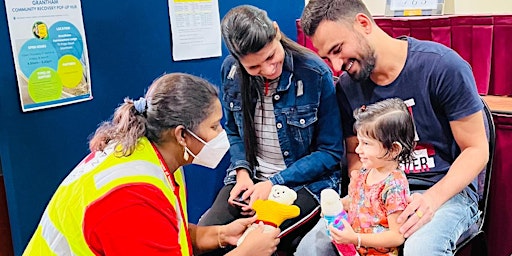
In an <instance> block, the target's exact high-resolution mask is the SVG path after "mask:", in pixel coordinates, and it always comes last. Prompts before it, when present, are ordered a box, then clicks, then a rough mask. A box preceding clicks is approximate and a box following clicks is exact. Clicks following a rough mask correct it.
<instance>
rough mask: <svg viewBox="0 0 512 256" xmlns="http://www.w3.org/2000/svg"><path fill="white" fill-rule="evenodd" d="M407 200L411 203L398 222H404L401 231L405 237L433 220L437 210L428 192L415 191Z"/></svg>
mask: <svg viewBox="0 0 512 256" xmlns="http://www.w3.org/2000/svg"><path fill="white" fill-rule="evenodd" d="M407 201H408V203H409V204H408V205H407V207H406V208H405V210H404V211H403V212H402V213H401V214H400V215H399V216H398V219H397V223H398V224H402V226H401V227H400V233H402V234H403V235H404V237H405V238H408V237H409V236H411V235H412V234H413V233H414V232H416V230H418V229H419V228H421V227H422V226H423V225H425V224H426V223H428V222H429V221H430V220H432V217H434V213H435V211H436V210H437V208H436V209H434V206H433V205H434V204H433V200H432V199H431V198H430V197H429V196H428V195H427V194H420V193H414V194H412V195H411V196H410V197H407Z"/></svg>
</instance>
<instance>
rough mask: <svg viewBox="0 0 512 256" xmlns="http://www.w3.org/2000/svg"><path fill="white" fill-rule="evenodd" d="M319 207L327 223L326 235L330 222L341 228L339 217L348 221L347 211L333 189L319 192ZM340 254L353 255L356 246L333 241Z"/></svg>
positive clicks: (355, 253) (343, 255)
mask: <svg viewBox="0 0 512 256" xmlns="http://www.w3.org/2000/svg"><path fill="white" fill-rule="evenodd" d="M320 207H321V208H322V215H323V218H324V219H325V221H326V223H327V230H326V231H327V235H328V236H330V235H331V234H330V232H329V228H328V227H329V226H330V225H331V224H332V225H333V226H334V227H335V228H336V229H339V230H343V228H344V226H343V222H342V221H341V219H345V220H346V221H348V215H347V212H345V211H344V210H343V205H342V204H341V200H340V196H339V195H338V193H337V192H336V191H334V190H333V189H330V188H329V189H324V190H322V192H320ZM334 245H335V246H336V248H337V249H338V251H339V252H340V254H341V255H342V256H355V255H359V254H358V253H357V250H356V247H355V246H354V245H353V244H338V243H334Z"/></svg>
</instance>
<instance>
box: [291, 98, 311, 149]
mask: <svg viewBox="0 0 512 256" xmlns="http://www.w3.org/2000/svg"><path fill="white" fill-rule="evenodd" d="M317 112H318V108H317V107H316V106H315V105H306V106H298V107H296V108H292V109H290V110H289V111H285V115H286V123H287V124H288V127H289V129H290V132H291V134H293V138H294V140H295V143H300V144H301V145H303V146H306V147H307V146H308V145H310V144H311V139H312V136H313V131H314V127H313V125H312V124H314V123H315V122H316V121H317V120H318V115H317Z"/></svg>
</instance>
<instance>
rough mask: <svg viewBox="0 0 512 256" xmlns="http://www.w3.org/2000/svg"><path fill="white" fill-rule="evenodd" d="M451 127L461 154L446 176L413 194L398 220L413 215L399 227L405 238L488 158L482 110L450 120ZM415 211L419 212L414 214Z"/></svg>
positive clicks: (474, 176)
mask: <svg viewBox="0 0 512 256" xmlns="http://www.w3.org/2000/svg"><path fill="white" fill-rule="evenodd" d="M450 127H451V130H452V133H453V136H454V138H455V141H456V142H457V145H458V146H459V147H460V150H461V153H460V155H459V156H458V157H457V158H456V159H455V161H454V162H453V164H452V166H451V167H450V169H449V170H448V173H447V174H446V176H444V177H443V178H442V179H441V180H440V181H438V182H437V183H436V184H435V185H434V186H432V187H431V188H429V189H428V190H427V191H425V193H424V194H416V193H415V194H413V195H412V202H411V203H410V204H409V206H408V207H407V208H406V209H405V210H404V211H403V213H402V214H401V215H400V216H399V219H398V222H399V223H403V222H404V221H405V220H406V219H407V218H408V216H410V215H411V217H410V218H409V219H407V221H406V222H405V223H404V224H403V225H402V227H401V228H400V232H402V233H404V236H405V237H409V236H410V235H411V234H412V233H414V232H415V231H416V230H418V229H419V228H420V227H421V226H423V225H424V224H425V223H427V222H429V221H430V220H431V219H432V216H433V215H434V213H435V212H436V210H437V209H438V208H439V207H440V206H441V205H442V204H444V203H445V202H446V201H448V199H450V198H452V197H453V196H454V195H456V194H457V193H459V192H460V191H462V190H463V189H464V188H465V187H466V186H468V185H469V183H471V181H473V180H474V179H475V178H476V176H477V175H478V174H479V173H480V172H481V170H482V169H483V168H484V166H485V165H486V163H487V161H488V158H489V148H488V147H489V145H488V141H487V137H486V135H485V126H484V122H483V116H482V112H481V111H479V112H477V113H475V114H471V115H469V116H467V117H464V118H461V119H459V120H455V121H451V122H450ZM415 212H416V213H417V214H414V213H415ZM412 214H414V215H412ZM418 215H420V216H418Z"/></svg>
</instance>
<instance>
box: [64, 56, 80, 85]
mask: <svg viewBox="0 0 512 256" xmlns="http://www.w3.org/2000/svg"><path fill="white" fill-rule="evenodd" d="M83 70H84V69H83V67H82V64H81V63H80V60H78V59H77V58H76V57H75V56H73V55H70V54H66V55H64V56H62V57H61V58H60V59H59V65H58V67H57V73H58V74H59V76H60V79H61V81H62V85H63V86H65V87H67V88H75V87H76V86H77V85H78V84H80V81H82V72H83Z"/></svg>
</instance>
